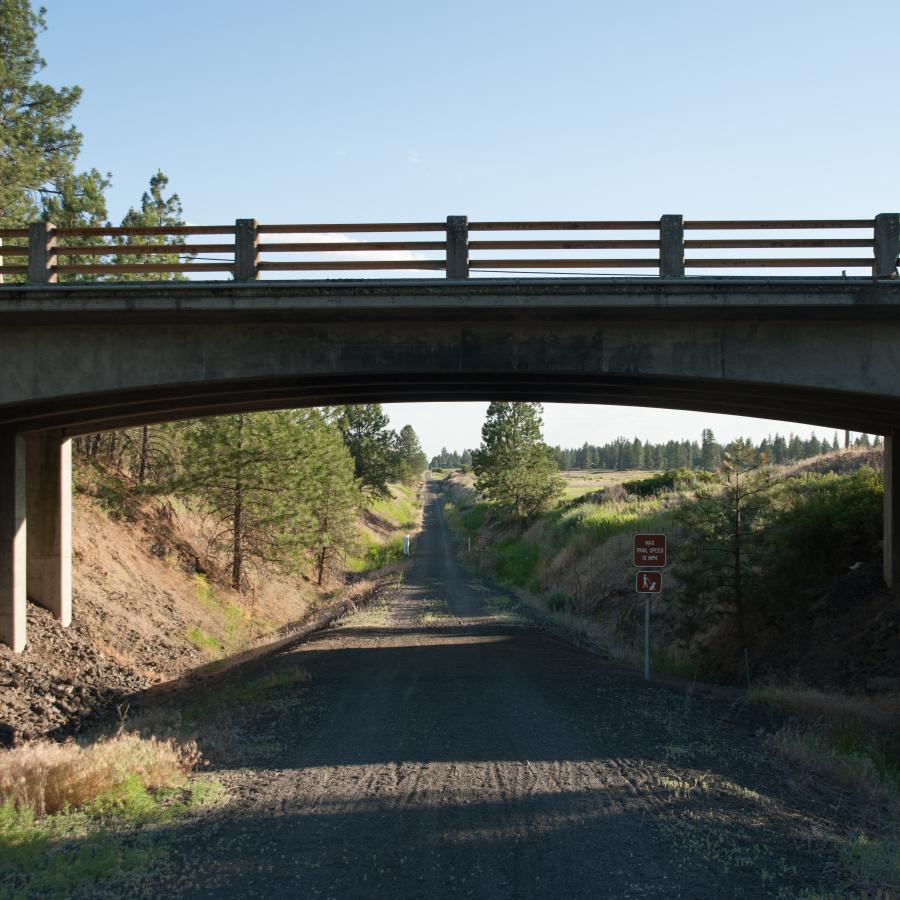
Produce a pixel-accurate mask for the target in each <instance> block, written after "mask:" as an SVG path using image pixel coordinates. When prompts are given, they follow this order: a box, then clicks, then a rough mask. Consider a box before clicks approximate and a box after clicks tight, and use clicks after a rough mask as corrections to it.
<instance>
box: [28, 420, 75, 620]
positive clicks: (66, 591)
mask: <svg viewBox="0 0 900 900" xmlns="http://www.w3.org/2000/svg"><path fill="white" fill-rule="evenodd" d="M25 482H26V491H25V495H26V503H25V511H26V516H27V521H28V539H27V552H26V560H25V565H26V571H27V577H26V584H27V591H28V596H29V597H30V598H31V599H32V600H33V601H34V602H35V603H37V604H38V605H39V606H43V607H44V608H45V609H48V610H49V611H50V612H52V613H53V615H54V616H56V618H57V619H59V621H60V623H61V624H62V625H63V627H68V626H69V625H71V623H72V441H71V440H69V439H67V438H62V437H61V436H60V435H59V434H56V433H54V432H36V433H32V434H29V435H27V436H26V439H25Z"/></svg>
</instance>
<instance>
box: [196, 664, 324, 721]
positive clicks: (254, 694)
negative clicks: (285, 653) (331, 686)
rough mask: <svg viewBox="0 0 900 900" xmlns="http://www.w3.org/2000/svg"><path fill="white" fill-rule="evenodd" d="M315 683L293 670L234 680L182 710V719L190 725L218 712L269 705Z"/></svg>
mask: <svg viewBox="0 0 900 900" xmlns="http://www.w3.org/2000/svg"><path fill="white" fill-rule="evenodd" d="M311 682H312V674H311V673H310V672H308V671H307V670H306V669H298V668H294V667H290V668H285V669H281V670H275V671H272V672H267V673H266V674H265V675H260V676H257V677H255V678H251V679H249V680H242V679H241V680H238V679H234V680H231V681H229V682H228V683H227V684H223V685H218V686H217V687H216V689H215V691H214V692H212V693H211V694H210V695H208V696H203V697H200V698H198V699H196V700H194V701H192V702H190V703H187V704H185V705H184V706H182V707H181V714H182V716H183V717H184V718H185V719H187V720H188V721H199V720H201V719H202V718H204V717H206V716H208V715H209V714H210V713H213V712H216V711H219V710H223V709H225V710H236V709H241V708H251V707H254V708H255V707H258V706H260V705H261V704H263V703H266V704H270V703H271V701H272V700H273V699H277V695H278V694H279V693H282V692H284V691H285V689H287V688H290V689H292V691H296V690H297V689H299V688H305V687H307V686H308V685H309V684H310V683H311Z"/></svg>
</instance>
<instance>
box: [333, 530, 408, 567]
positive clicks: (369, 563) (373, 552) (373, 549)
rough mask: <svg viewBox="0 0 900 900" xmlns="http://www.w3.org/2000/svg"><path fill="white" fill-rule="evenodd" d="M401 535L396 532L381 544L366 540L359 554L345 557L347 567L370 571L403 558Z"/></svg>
mask: <svg viewBox="0 0 900 900" xmlns="http://www.w3.org/2000/svg"><path fill="white" fill-rule="evenodd" d="M403 537H404V536H403V535H402V534H396V535H394V536H393V537H391V538H388V540H387V541H385V542H384V543H383V544H379V543H377V542H376V541H369V542H367V543H366V544H365V545H364V547H363V552H362V553H361V554H360V555H355V556H348V557H347V568H348V569H350V571H352V572H371V571H373V570H374V569H380V568H381V567H382V566H386V565H388V564H389V563H392V562H397V561H398V560H400V559H403Z"/></svg>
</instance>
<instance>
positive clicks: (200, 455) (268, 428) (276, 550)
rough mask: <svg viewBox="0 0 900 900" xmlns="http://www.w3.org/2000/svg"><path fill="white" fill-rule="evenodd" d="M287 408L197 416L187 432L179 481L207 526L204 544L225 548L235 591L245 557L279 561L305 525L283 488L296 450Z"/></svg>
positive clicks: (287, 486) (214, 552) (298, 541)
mask: <svg viewBox="0 0 900 900" xmlns="http://www.w3.org/2000/svg"><path fill="white" fill-rule="evenodd" d="M289 423H290V419H289V414H288V413H258V414H256V415H245V414H243V413H240V414H238V415H233V416H217V417H216V418H212V419H201V420H200V421H198V422H197V423H195V425H194V427H193V428H191V429H190V431H189V432H188V434H187V438H186V448H185V455H184V460H183V472H182V477H181V481H180V487H181V488H182V489H183V490H186V491H187V492H188V493H190V494H193V495H194V496H197V497H199V498H200V500H201V502H202V504H203V506H204V509H205V512H206V515H207V519H208V523H209V525H210V538H209V550H210V554H211V555H212V556H218V555H220V554H224V555H225V556H226V557H227V559H228V564H229V569H230V572H231V578H230V580H231V585H232V587H233V588H234V589H235V590H241V589H242V588H243V586H244V582H245V577H246V572H245V569H246V566H247V564H248V563H254V562H255V563H259V562H283V561H285V560H286V559H287V558H289V557H290V556H292V555H293V554H294V552H295V551H296V550H297V549H298V547H299V546H300V545H301V544H302V538H301V536H302V535H303V533H304V531H306V530H307V529H308V528H309V522H308V519H307V515H308V511H307V510H306V508H305V507H304V506H302V505H300V504H298V503H296V497H295V496H294V493H293V492H292V491H291V490H290V487H291V480H290V467H289V465H288V463H289V462H290V461H291V460H292V459H294V458H295V456H296V455H297V452H298V450H297V448H296V446H295V445H294V444H293V443H292V440H291V439H292V437H293V435H292V433H291V429H290V427H289Z"/></svg>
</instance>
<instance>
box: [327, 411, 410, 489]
mask: <svg viewBox="0 0 900 900" xmlns="http://www.w3.org/2000/svg"><path fill="white" fill-rule="evenodd" d="M337 424H338V427H339V428H340V430H341V434H343V436H344V443H345V444H346V445H347V449H348V450H349V451H350V455H351V456H352V457H353V462H354V466H355V475H356V478H357V479H359V482H360V484H361V485H362V487H363V489H364V490H368V491H369V492H370V493H372V494H374V495H375V496H379V497H385V496H387V494H388V486H387V485H388V481H390V480H391V479H392V478H395V477H397V474H398V473H397V468H398V465H397V463H398V451H397V434H396V432H394V431H392V430H390V429H389V428H388V427H387V426H388V417H387V416H386V415H385V413H384V410H383V409H382V408H381V404H380V403H363V404H358V405H352V406H345V407H343V409H342V411H341V414H340V416H339V417H338V419H337Z"/></svg>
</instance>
